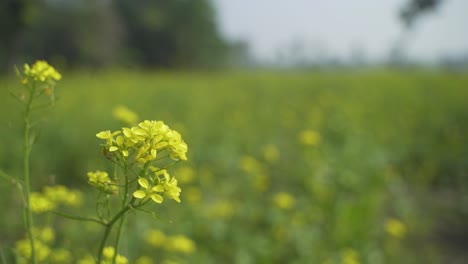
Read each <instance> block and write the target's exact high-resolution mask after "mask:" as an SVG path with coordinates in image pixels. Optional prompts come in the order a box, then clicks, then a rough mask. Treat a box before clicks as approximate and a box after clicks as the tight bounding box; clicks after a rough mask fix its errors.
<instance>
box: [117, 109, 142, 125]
mask: <svg viewBox="0 0 468 264" xmlns="http://www.w3.org/2000/svg"><path fill="white" fill-rule="evenodd" d="M112 114H113V116H114V118H115V119H117V120H119V121H121V122H123V123H125V124H126V125H135V124H136V123H137V121H138V115H137V114H136V113H135V112H133V111H132V110H130V109H129V108H128V107H126V106H124V105H118V106H116V107H114V109H112Z"/></svg>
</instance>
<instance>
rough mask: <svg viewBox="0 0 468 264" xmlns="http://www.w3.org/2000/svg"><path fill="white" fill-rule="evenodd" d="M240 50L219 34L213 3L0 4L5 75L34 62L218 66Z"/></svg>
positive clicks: (96, 0) (0, 65)
mask: <svg viewBox="0 0 468 264" xmlns="http://www.w3.org/2000/svg"><path fill="white" fill-rule="evenodd" d="M240 46H242V45H240ZM236 47H239V45H238V43H236V44H230V43H228V42H227V41H226V40H225V39H223V38H222V36H221V35H220V32H219V30H218V27H217V23H216V17H215V11H214V9H213V6H212V4H211V2H210V0H170V1H167V0H138V1H129V0H74V1H69V0H0V70H5V69H6V67H11V65H12V64H15V63H18V62H22V61H28V60H33V59H36V58H43V59H48V60H51V61H55V62H56V63H59V64H63V65H64V66H69V67H75V66H78V67H79V66H96V67H100V66H109V65H115V64H118V65H122V64H124V65H125V64H128V65H140V66H146V67H171V68H192V67H214V66H218V65H221V64H223V63H225V62H226V60H227V59H228V57H229V55H230V54H232V49H235V48H236Z"/></svg>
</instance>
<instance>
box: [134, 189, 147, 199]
mask: <svg viewBox="0 0 468 264" xmlns="http://www.w3.org/2000/svg"><path fill="white" fill-rule="evenodd" d="M145 196H146V193H145V192H144V191H142V190H138V191H136V192H134V193H133V197H135V198H138V199H143V198H145Z"/></svg>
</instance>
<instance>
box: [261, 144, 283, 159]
mask: <svg viewBox="0 0 468 264" xmlns="http://www.w3.org/2000/svg"><path fill="white" fill-rule="evenodd" d="M279 156H280V153H279V150H278V148H277V147H276V146H275V145H273V144H268V145H266V146H265V147H264V148H263V157H264V158H265V160H266V161H268V162H270V163H274V162H275V161H277V160H278V159H279Z"/></svg>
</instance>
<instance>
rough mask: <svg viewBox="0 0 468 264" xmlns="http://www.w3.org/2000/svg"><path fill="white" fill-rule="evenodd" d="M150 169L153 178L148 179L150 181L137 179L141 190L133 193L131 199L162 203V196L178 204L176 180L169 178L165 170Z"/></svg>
mask: <svg viewBox="0 0 468 264" xmlns="http://www.w3.org/2000/svg"><path fill="white" fill-rule="evenodd" d="M150 169H151V170H152V171H153V177H150V181H148V180H147V179H146V178H140V179H138V184H139V185H140V187H141V188H142V189H143V190H142V189H140V190H137V191H135V192H134V193H133V197H135V198H137V199H147V198H150V199H151V200H153V201H154V202H155V203H162V202H163V196H162V195H164V196H166V197H169V198H170V199H173V200H175V201H177V202H179V203H180V198H179V196H180V192H181V189H180V188H179V187H178V186H177V180H176V179H175V178H174V177H171V176H170V175H169V173H168V172H167V170H164V169H158V168H156V167H153V166H152V167H150Z"/></svg>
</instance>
